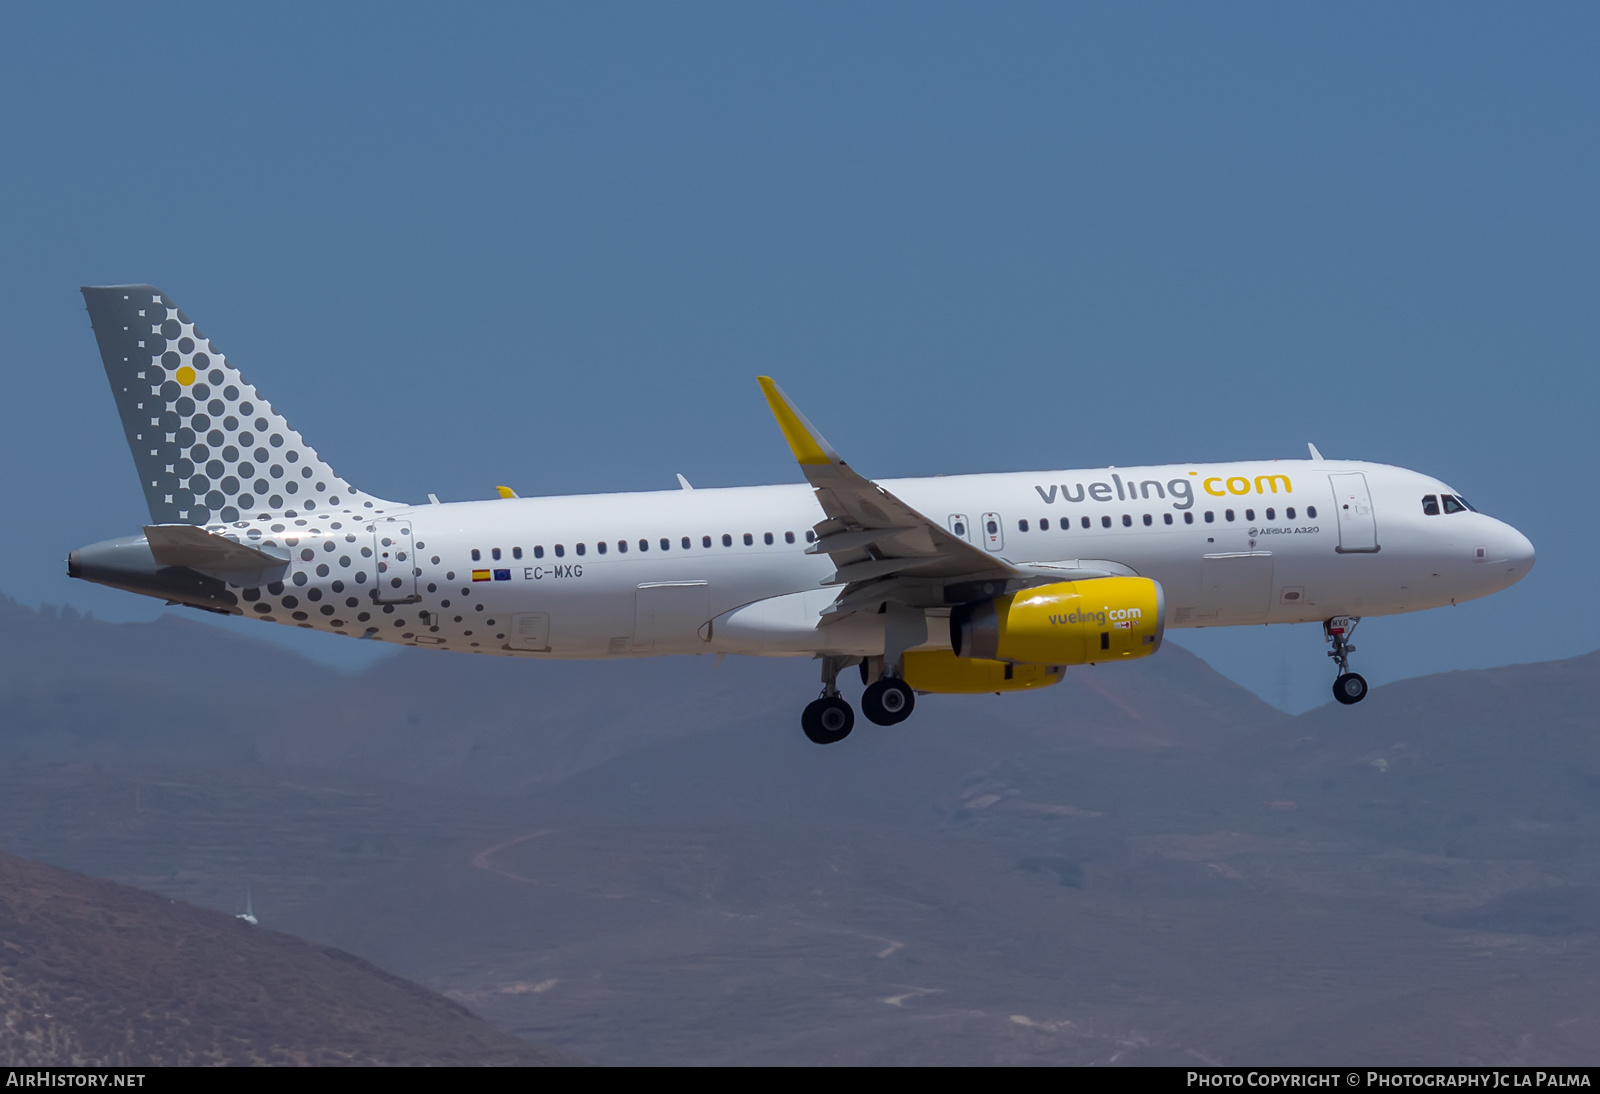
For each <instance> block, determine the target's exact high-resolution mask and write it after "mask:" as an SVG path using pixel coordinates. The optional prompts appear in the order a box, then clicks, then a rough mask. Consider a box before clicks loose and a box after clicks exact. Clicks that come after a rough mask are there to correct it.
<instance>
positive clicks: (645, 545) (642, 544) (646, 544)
mask: <svg viewBox="0 0 1600 1094" xmlns="http://www.w3.org/2000/svg"><path fill="white" fill-rule="evenodd" d="M649 549H650V541H649V540H647V539H641V540H640V541H639V550H641V551H648V550H649ZM661 549H662V550H663V551H665V550H666V549H667V541H666V540H662V541H661Z"/></svg>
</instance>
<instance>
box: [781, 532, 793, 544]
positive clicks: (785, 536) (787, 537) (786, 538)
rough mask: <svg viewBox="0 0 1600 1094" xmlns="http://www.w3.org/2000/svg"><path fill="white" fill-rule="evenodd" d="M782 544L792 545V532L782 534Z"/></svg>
mask: <svg viewBox="0 0 1600 1094" xmlns="http://www.w3.org/2000/svg"><path fill="white" fill-rule="evenodd" d="M783 542H785V543H793V542H794V533H793V532H785V533H783Z"/></svg>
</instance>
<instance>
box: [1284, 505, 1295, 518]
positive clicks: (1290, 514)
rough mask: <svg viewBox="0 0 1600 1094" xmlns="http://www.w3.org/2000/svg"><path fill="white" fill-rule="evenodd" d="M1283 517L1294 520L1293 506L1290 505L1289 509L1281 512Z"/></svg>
mask: <svg viewBox="0 0 1600 1094" xmlns="http://www.w3.org/2000/svg"><path fill="white" fill-rule="evenodd" d="M1283 515H1284V516H1286V517H1288V518H1289V519H1290V520H1293V519H1294V506H1292V505H1291V506H1289V508H1287V509H1285V510H1284V511H1283Z"/></svg>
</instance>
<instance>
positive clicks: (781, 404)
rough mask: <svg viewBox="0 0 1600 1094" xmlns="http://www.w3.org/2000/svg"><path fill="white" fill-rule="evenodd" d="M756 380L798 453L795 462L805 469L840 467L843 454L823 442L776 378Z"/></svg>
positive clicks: (784, 433) (820, 435)
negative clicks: (828, 466) (819, 465)
mask: <svg viewBox="0 0 1600 1094" xmlns="http://www.w3.org/2000/svg"><path fill="white" fill-rule="evenodd" d="M756 379H757V380H758V381H759V382H760V384H761V391H762V394H764V395H766V397H767V406H768V407H770V408H771V410H772V416H773V417H774V418H776V419H778V428H779V429H781V430H783V437H784V439H785V440H786V441H788V442H789V448H790V449H791V450H792V451H793V452H794V458H795V459H796V460H798V461H800V463H801V464H802V465H806V464H810V465H815V464H835V463H838V462H839V454H838V453H837V452H835V451H834V450H833V446H832V445H830V444H828V442H827V441H825V440H823V439H822V434H820V433H818V432H817V429H816V427H815V426H813V425H812V424H811V423H810V422H808V421H806V416H805V415H804V414H802V413H800V411H799V410H798V409H797V408H796V407H795V405H794V404H793V403H791V402H790V401H789V397H788V396H787V395H785V394H784V393H783V389H782V388H780V387H779V386H778V385H777V384H776V383H775V382H774V381H773V379H772V377H770V376H758V377H756Z"/></svg>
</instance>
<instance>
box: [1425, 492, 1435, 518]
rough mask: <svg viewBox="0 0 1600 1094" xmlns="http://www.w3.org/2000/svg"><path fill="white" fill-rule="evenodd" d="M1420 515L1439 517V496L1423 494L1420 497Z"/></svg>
mask: <svg viewBox="0 0 1600 1094" xmlns="http://www.w3.org/2000/svg"><path fill="white" fill-rule="evenodd" d="M1422 515H1423V516H1425V517H1436V516H1438V515H1439V495H1437V494H1424V495H1423V496H1422Z"/></svg>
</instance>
